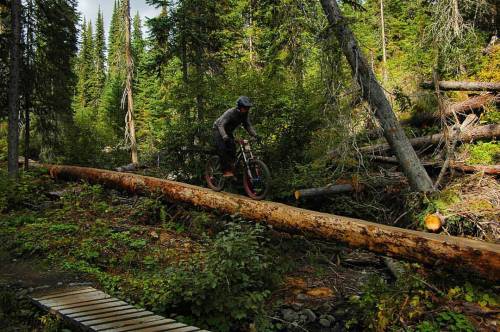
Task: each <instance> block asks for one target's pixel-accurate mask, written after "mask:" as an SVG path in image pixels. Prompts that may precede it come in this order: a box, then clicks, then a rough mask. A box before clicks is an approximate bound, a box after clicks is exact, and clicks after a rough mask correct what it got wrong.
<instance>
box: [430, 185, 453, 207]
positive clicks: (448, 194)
mask: <svg viewBox="0 0 500 332" xmlns="http://www.w3.org/2000/svg"><path fill="white" fill-rule="evenodd" d="M431 202H432V204H433V205H434V206H435V208H436V209H437V210H439V211H446V209H447V208H448V207H449V206H451V205H453V204H456V203H459V202H460V197H459V196H458V193H457V192H456V191H454V190H453V189H446V190H444V191H442V192H441V193H439V195H438V196H436V198H435V199H433V200H431Z"/></svg>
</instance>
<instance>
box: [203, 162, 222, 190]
mask: <svg viewBox="0 0 500 332" xmlns="http://www.w3.org/2000/svg"><path fill="white" fill-rule="evenodd" d="M223 175H224V173H223V171H222V165H221V162H220V158H219V156H211V157H210V158H209V159H208V161H207V164H206V166H205V181H207V185H208V187H209V188H210V189H212V190H214V191H221V190H222V189H223V188H224V182H225V179H224V176H223Z"/></svg>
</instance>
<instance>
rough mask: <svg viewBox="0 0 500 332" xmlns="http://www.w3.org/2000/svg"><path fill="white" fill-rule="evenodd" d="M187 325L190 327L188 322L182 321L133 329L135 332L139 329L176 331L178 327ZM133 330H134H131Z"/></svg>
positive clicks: (152, 331) (155, 331)
mask: <svg viewBox="0 0 500 332" xmlns="http://www.w3.org/2000/svg"><path fill="white" fill-rule="evenodd" d="M186 327H189V326H186V324H182V323H171V324H166V325H159V326H154V327H149V328H145V329H137V330H133V331H134V332H135V331H137V332H139V331H140V332H160V331H169V332H170V331H176V330H177V329H181V328H186ZM130 332H132V331H130Z"/></svg>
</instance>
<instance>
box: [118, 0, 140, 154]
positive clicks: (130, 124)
mask: <svg viewBox="0 0 500 332" xmlns="http://www.w3.org/2000/svg"><path fill="white" fill-rule="evenodd" d="M124 16H125V17H124V21H125V61H126V63H127V79H126V82H125V91H124V97H125V94H126V96H127V115H126V120H125V125H126V126H127V128H128V129H127V131H128V136H129V139H130V153H131V159H132V164H139V157H138V155H137V141H136V138H135V123H134V98H133V94H132V85H133V83H132V82H133V76H134V63H133V62H132V46H131V37H130V31H131V29H130V0H125V2H124ZM122 104H123V102H122Z"/></svg>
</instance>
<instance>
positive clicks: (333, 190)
mask: <svg viewBox="0 0 500 332" xmlns="http://www.w3.org/2000/svg"><path fill="white" fill-rule="evenodd" d="M351 191H354V187H353V186H352V185H350V184H336V185H334V186H326V187H321V188H310V189H300V190H296V191H295V193H294V196H295V199H297V200H299V199H301V198H306V197H314V196H324V195H332V194H340V193H348V192H351Z"/></svg>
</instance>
